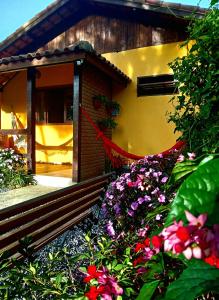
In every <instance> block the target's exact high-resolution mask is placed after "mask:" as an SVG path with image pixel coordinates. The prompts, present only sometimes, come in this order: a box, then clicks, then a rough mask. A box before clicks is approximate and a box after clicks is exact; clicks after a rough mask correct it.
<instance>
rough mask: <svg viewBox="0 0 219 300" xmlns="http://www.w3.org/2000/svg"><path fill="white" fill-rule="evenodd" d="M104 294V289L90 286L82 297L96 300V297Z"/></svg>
mask: <svg viewBox="0 0 219 300" xmlns="http://www.w3.org/2000/svg"><path fill="white" fill-rule="evenodd" d="M103 292H104V287H103V286H101V287H96V286H91V287H90V290H89V291H88V292H87V293H85V294H84V295H85V296H86V297H87V298H88V299H89V300H97V297H98V296H99V295H100V294H102V293H103Z"/></svg>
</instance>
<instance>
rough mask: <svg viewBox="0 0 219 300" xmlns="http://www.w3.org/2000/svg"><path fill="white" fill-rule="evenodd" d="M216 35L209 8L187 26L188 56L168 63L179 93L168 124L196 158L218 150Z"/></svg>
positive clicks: (218, 18) (214, 12) (218, 17)
mask: <svg viewBox="0 0 219 300" xmlns="http://www.w3.org/2000/svg"><path fill="white" fill-rule="evenodd" d="M212 2H214V3H218V1H212ZM218 36H219V10H218V9H216V8H215V7H211V9H210V10H209V12H208V13H207V14H206V15H205V16H204V17H203V18H201V19H198V18H194V20H192V22H191V25H190V26H189V39H188V40H187V42H186V43H185V44H183V47H185V46H186V47H187V48H188V49H189V48H190V49H189V50H188V55H186V56H184V57H182V58H177V59H176V60H175V61H173V62H172V63H171V64H170V67H171V68H172V69H173V72H174V79H175V80H176V81H177V87H178V88H179V92H180V94H179V95H178V96H177V97H174V98H173V104H174V108H175V110H174V112H173V113H170V115H169V122H173V123H174V124H175V130H176V131H179V132H180V134H181V139H182V140H184V141H187V146H188V151H189V152H195V153H197V154H198V155H201V154H202V153H209V152H217V150H218V149H219V84H218V75H219V71H218V65H219V51H218ZM191 45H192V46H191Z"/></svg>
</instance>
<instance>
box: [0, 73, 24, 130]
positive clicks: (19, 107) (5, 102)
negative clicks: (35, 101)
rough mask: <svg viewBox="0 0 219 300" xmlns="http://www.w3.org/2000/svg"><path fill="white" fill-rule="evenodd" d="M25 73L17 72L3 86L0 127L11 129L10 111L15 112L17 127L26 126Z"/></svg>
mask: <svg viewBox="0 0 219 300" xmlns="http://www.w3.org/2000/svg"><path fill="white" fill-rule="evenodd" d="M26 82H27V73H26V71H21V72H19V73H18V74H17V75H16V76H15V77H14V78H13V79H11V80H10V81H9V82H8V84H7V85H6V86H5V87H4V89H3V92H2V101H1V128H2V129H12V113H16V116H17V120H18V123H19V124H20V126H19V127H18V128H26V126H27V117H26V102H27V94H26V91H27V88H26Z"/></svg>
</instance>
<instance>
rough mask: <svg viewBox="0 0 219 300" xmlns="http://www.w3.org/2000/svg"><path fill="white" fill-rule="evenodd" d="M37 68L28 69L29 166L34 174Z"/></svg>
mask: <svg viewBox="0 0 219 300" xmlns="http://www.w3.org/2000/svg"><path fill="white" fill-rule="evenodd" d="M35 75H36V70H35V68H28V69H27V168H28V171H31V172H32V173H33V174H34V173H35V172H36V164H35V105H34V89H35Z"/></svg>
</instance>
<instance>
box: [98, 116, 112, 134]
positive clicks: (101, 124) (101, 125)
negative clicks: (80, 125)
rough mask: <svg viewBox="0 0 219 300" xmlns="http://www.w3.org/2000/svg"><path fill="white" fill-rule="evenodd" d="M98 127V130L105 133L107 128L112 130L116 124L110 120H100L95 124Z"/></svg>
mask: <svg viewBox="0 0 219 300" xmlns="http://www.w3.org/2000/svg"><path fill="white" fill-rule="evenodd" d="M97 125H98V127H99V128H100V130H101V131H106V129H107V128H110V129H114V128H116V126H117V123H116V122H115V121H114V120H113V119H111V118H107V119H102V120H100V121H98V122H97Z"/></svg>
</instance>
